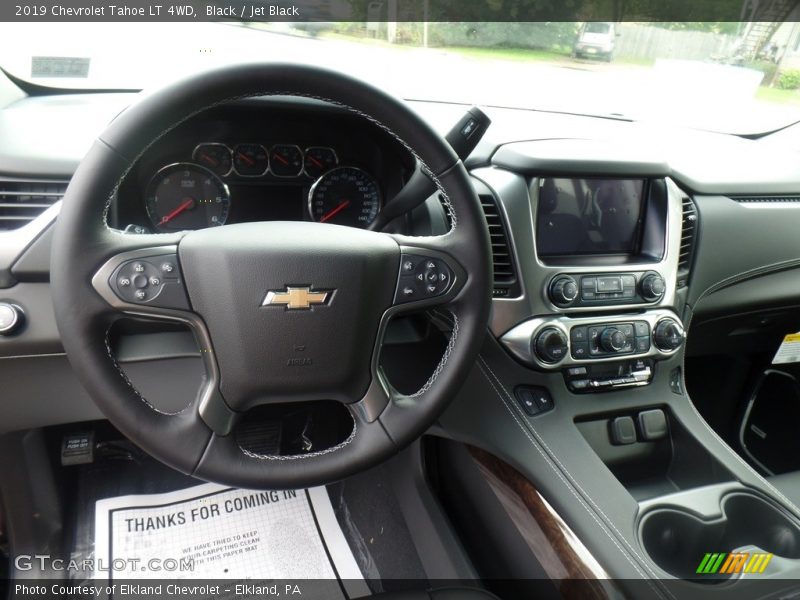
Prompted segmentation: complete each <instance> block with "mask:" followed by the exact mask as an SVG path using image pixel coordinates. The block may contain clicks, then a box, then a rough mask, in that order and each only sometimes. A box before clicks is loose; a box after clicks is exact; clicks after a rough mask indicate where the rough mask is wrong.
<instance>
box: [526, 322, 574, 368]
mask: <svg viewBox="0 0 800 600" xmlns="http://www.w3.org/2000/svg"><path fill="white" fill-rule="evenodd" d="M533 350H534V352H535V353H536V356H538V357H539V360H541V361H542V362H545V363H549V364H555V363H557V362H560V361H561V360H562V359H563V358H564V357H565V356H566V355H567V351H568V350H569V343H568V342H567V336H566V335H564V334H563V333H562V332H561V330H560V329H556V328H555V327H545V328H544V329H543V330H542V331H541V332H540V333H539V334H538V335H537V336H536V339H535V341H534V343H533Z"/></svg>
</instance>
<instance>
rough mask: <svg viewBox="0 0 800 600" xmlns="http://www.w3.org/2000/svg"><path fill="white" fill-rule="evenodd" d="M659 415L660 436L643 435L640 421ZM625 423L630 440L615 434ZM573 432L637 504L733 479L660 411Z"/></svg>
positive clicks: (586, 424) (596, 422) (598, 421)
mask: <svg viewBox="0 0 800 600" xmlns="http://www.w3.org/2000/svg"><path fill="white" fill-rule="evenodd" d="M658 411H661V412H662V414H663V417H664V419H665V420H666V431H664V432H663V433H661V435H659V436H654V435H653V434H652V432H646V431H643V427H642V417H643V415H645V414H647V413H655V412H658ZM620 422H628V423H629V427H630V428H632V429H633V431H632V435H631V438H630V439H627V440H621V439H620V436H619V434H618V433H615V429H617V428H618V427H619V423H620ZM576 425H577V427H578V430H579V431H580V432H581V434H583V437H584V438H585V439H586V441H587V442H588V443H589V445H590V446H591V447H592V449H593V450H594V451H595V452H596V453H597V455H598V456H599V457H600V459H601V460H602V461H603V462H604V463H605V465H606V466H607V467H608V468H609V470H610V471H611V472H612V473H613V474H614V476H615V477H616V478H617V479H618V480H619V481H620V483H622V485H624V486H625V487H626V488H627V490H628V492H629V493H630V494H631V496H633V497H634V498H635V499H636V500H638V501H642V500H647V499H648V498H655V497H658V496H664V495H666V494H672V493H675V492H678V491H681V490H688V489H692V488H696V487H700V486H706V485H711V484H715V483H722V482H726V481H733V480H734V477H733V475H732V474H731V473H730V471H728V470H727V469H726V468H725V467H723V466H722V464H721V463H720V462H719V461H718V460H717V459H716V458H715V457H714V456H713V455H712V454H711V453H710V452H708V450H706V449H705V447H704V446H703V445H702V444H700V443H699V442H698V441H697V440H696V439H695V438H694V436H692V435H691V434H690V433H689V432H688V431H687V430H686V428H685V427H684V426H683V425H681V424H680V422H679V421H678V420H677V419H675V418H673V417H672V416H671V414H670V412H669V410H668V409H667V408H666V407H664V408H648V409H644V408H643V409H636V410H635V411H632V412H624V413H614V414H611V415H608V416H604V417H601V418H598V417H596V416H595V417H592V418H591V419H588V420H583V421H578V422H576Z"/></svg>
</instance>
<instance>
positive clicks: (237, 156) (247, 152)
mask: <svg viewBox="0 0 800 600" xmlns="http://www.w3.org/2000/svg"><path fill="white" fill-rule="evenodd" d="M233 166H234V168H235V169H236V172H237V173H238V174H239V175H243V176H245V177H258V176H260V175H263V174H264V173H266V172H267V167H269V158H268V157H267V149H266V148H264V146H262V145H261V144H239V145H238V146H236V147H235V148H234V149H233Z"/></svg>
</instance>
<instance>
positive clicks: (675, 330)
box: [653, 319, 685, 352]
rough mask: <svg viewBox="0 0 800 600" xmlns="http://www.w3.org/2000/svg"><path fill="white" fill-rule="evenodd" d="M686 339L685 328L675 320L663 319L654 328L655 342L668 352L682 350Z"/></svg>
mask: <svg viewBox="0 0 800 600" xmlns="http://www.w3.org/2000/svg"><path fill="white" fill-rule="evenodd" d="M684 339H685V336H684V333H683V326H682V325H681V324H680V323H678V322H677V321H676V320H675V319H661V320H660V321H659V322H658V323H656V326H655V327H654V328H653V341H654V342H655V344H656V346H658V348H660V349H661V350H664V351H666V352H672V351H673V350H677V349H678V348H680V347H681V345H682V344H683V340H684Z"/></svg>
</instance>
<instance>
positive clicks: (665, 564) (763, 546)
mask: <svg viewBox="0 0 800 600" xmlns="http://www.w3.org/2000/svg"><path fill="white" fill-rule="evenodd" d="M721 508H722V516H721V517H718V518H716V519H713V520H703V519H701V518H700V517H697V516H695V515H693V514H692V513H689V512H688V511H685V510H682V509H680V508H672V507H670V508H655V509H653V510H651V511H650V512H648V513H647V514H646V515H645V516H644V518H643V519H642V521H641V524H640V536H641V540H642V544H643V546H644V549H645V551H646V552H647V554H648V555H649V556H650V558H651V559H652V560H653V561H654V562H655V563H656V564H657V565H658V566H659V567H660V568H661V569H663V570H664V571H666V572H667V573H669V574H670V575H673V576H675V577H677V578H679V579H684V580H686V579H690V580H693V581H694V582H695V583H706V584H714V583H722V582H724V581H726V580H728V579H730V578H731V577H732V575H723V574H719V575H708V574H702V575H700V574H698V573H697V568H698V566H699V565H700V563H701V561H702V560H703V557H704V556H705V555H706V554H707V553H709V552H711V553H718V552H725V553H730V552H731V551H733V550H736V549H738V548H743V547H748V546H749V547H757V548H759V550H760V551H762V552H769V553H772V554H774V555H775V556H779V557H783V558H787V559H800V526H798V524H797V523H796V522H795V521H794V520H792V519H791V518H789V517H788V516H787V515H785V514H784V513H783V512H782V511H781V510H779V509H778V508H777V507H775V506H774V505H772V504H771V503H770V502H768V501H766V500H764V499H762V498H761V497H759V496H756V495H754V494H751V493H745V492H737V493H732V494H728V495H726V496H724V497H723V498H722V500H721Z"/></svg>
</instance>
